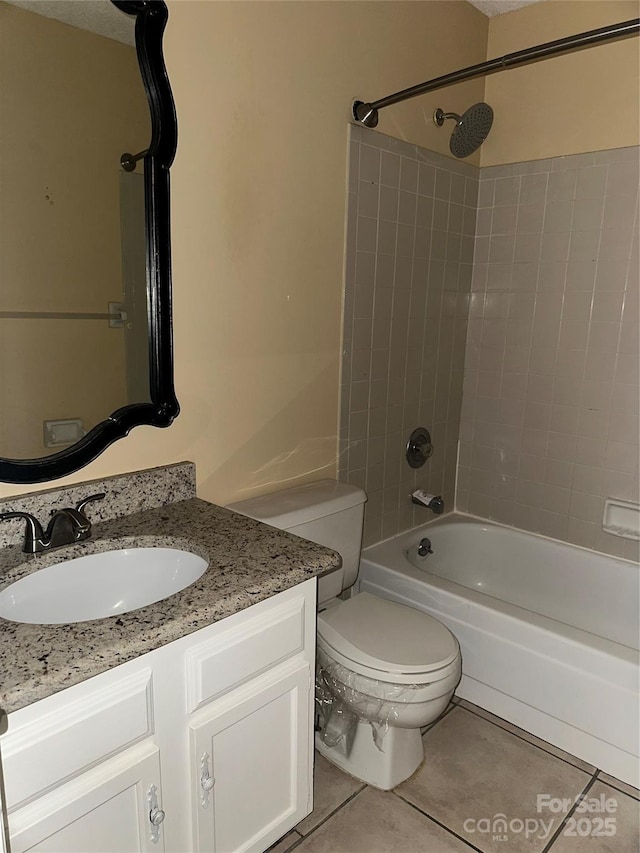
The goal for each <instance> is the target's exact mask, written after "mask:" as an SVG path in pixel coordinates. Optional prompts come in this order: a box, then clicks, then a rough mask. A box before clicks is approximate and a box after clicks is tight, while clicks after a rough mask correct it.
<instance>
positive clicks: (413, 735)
mask: <svg viewBox="0 0 640 853" xmlns="http://www.w3.org/2000/svg"><path fill="white" fill-rule="evenodd" d="M316 749H317V750H318V752H319V753H320V754H321V755H323V756H324V757H325V758H326V759H327V761H330V762H331V763H332V764H335V765H336V766H337V767H339V768H340V769H341V770H344V772H345V773H349V775H351V776H355V777H356V779H361V780H362V781H363V782H366V783H367V784H368V785H373V787H374V788H381V789H382V790H383V791H390V790H391V788H395V787H396V785H399V784H400V783H401V782H404V781H405V779H408V778H409V776H411V775H413V773H415V771H416V770H417V769H418V767H419V766H420V765H421V764H422V761H423V759H424V748H423V745H422V736H421V734H420V729H400V728H395V727H391V728H389V730H388V731H387V733H386V735H385V736H384V739H383V741H382V750H383V751H382V752H381V751H380V750H379V749H378V747H377V746H376V745H375V743H374V740H373V734H372V731H371V724H370V723H368V722H367V721H366V720H360V721H359V722H358V725H357V727H356V731H355V735H354V737H353V741H352V743H351V749H350V750H349V754H348V755H347V752H346V748H345V745H344V742H340V743H339V744H338V745H337V746H332V747H329V746H326V744H324V743H323V742H322V740H321V739H320V736H319V735H316Z"/></svg>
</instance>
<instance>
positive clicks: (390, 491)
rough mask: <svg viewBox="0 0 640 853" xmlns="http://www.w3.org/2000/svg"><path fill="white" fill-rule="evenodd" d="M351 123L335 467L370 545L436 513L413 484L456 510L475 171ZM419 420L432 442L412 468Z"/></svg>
mask: <svg viewBox="0 0 640 853" xmlns="http://www.w3.org/2000/svg"><path fill="white" fill-rule="evenodd" d="M351 131H352V132H351V139H350V143H349V144H350V169H349V187H348V189H349V193H348V217H347V257H346V290H345V304H344V332H343V341H344V343H343V348H344V349H343V360H342V389H341V391H342V393H341V410H340V411H341V414H340V458H339V477H340V479H341V480H343V481H346V482H349V483H352V484H354V485H358V486H362V487H363V488H365V489H366V490H367V493H368V496H369V500H368V503H367V507H366V516H365V542H366V543H367V544H369V543H371V542H376V541H379V540H380V539H382V538H386V537H388V536H392V535H394V534H395V533H397V532H399V531H400V530H404V529H407V528H410V527H413V526H415V525H417V524H420V523H423V522H424V521H425V520H428V519H430V518H433V515H432V514H431V512H430V511H429V510H426V509H424V508H421V507H414V506H413V505H412V504H411V502H410V500H409V494H410V492H411V491H413V490H414V489H415V488H417V487H419V488H422V489H425V490H426V491H429V492H432V493H434V494H442V495H443V496H444V499H445V507H446V510H447V511H449V510H451V509H453V504H454V490H455V475H456V454H457V443H458V429H459V414H460V405H461V397H462V379H463V368H464V353H465V340H466V333H467V312H468V300H469V289H470V284H471V270H472V260H473V248H474V243H473V237H474V229H475V214H476V204H477V195H478V169H477V168H475V167H473V166H470V165H468V164H466V163H461V162H457V161H454V160H451V159H450V158H447V157H442V156H440V155H437V154H433V153H431V152H429V151H425V150H423V149H420V148H418V147H416V146H415V145H409V144H407V143H404V142H401V141H399V140H396V139H392V138H390V137H387V136H383V135H382V134H379V133H375V132H373V131H370V130H367V129H366V128H360V127H352V129H351ZM417 426H426V427H427V428H428V429H429V430H430V431H431V435H432V439H433V443H434V447H435V451H434V453H433V456H432V457H431V458H430V459H429V460H428V461H427V463H426V464H425V465H424V466H423V467H422V468H420V469H418V470H414V469H411V468H410V467H409V465H408V464H407V462H406V459H405V456H404V450H405V445H406V442H407V439H408V437H409V434H410V433H411V431H412V430H413V429H414V428H415V427H417Z"/></svg>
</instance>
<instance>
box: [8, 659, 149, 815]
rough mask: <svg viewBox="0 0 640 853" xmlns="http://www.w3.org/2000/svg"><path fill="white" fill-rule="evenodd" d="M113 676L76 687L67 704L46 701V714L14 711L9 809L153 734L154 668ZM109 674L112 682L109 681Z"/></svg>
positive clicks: (11, 734) (9, 737)
mask: <svg viewBox="0 0 640 853" xmlns="http://www.w3.org/2000/svg"><path fill="white" fill-rule="evenodd" d="M110 675H111V674H105V675H104V676H100V678H101V684H102V685H103V686H102V687H101V688H99V689H95V688H93V689H91V688H90V687H89V684H90V682H87V683H85V684H82V685H78V686H77V687H75V688H71V689H72V690H75V692H76V697H77V698H75V699H74V701H71V702H69V703H68V704H65V705H62V706H60V704H59V703H58V702H53V703H52V704H53V706H54V709H53V710H51V711H49V712H47V709H46V703H47V700H46V699H45V700H43V703H42V704H41V705H40V707H41V708H42V705H44V706H45V707H44V708H42V713H38V715H37V716H35V717H34V716H33V715H31V717H30V718H29V717H27V720H26V721H25V722H24V723H21V721H20V711H17V712H16V713H15V715H11V717H10V718H9V720H10V723H9V731H8V733H7V734H6V735H4V736H3V738H2V761H3V767H4V776H5V787H6V791H7V805H8V808H9V809H10V810H13V809H16V808H18V807H19V806H21V805H23V804H24V803H26V802H28V801H29V800H31V799H33V798H34V797H36V796H38V795H40V794H42V793H44V792H45V791H48V790H49V789H51V788H52V787H54V786H56V785H58V784H60V783H61V782H64V781H66V780H68V779H71V778H72V777H74V776H76V775H77V774H79V773H81V772H83V771H84V770H86V769H88V768H89V767H92V766H93V765H94V764H96V763H98V762H100V761H102V760H103V759H105V758H108V757H110V756H112V755H115V754H116V753H118V752H120V751H121V750H123V749H125V748H127V747H128V746H131V744H133V743H136V742H137V741H139V740H141V739H142V738H144V737H147V736H148V735H150V734H152V733H153V706H152V695H151V670H150V669H144V670H142V671H141V672H138V673H136V674H135V675H130V676H127V677H125V678H122V677H119V678H113V677H111V678H109V676H110ZM104 678H108V679H109V682H110V683H109V684H107V685H104V681H102V679H104ZM51 699H52V700H56V699H57V697H55V696H53V697H51ZM39 704H40V703H39ZM28 710H29V709H27V711H28ZM12 724H13V725H12Z"/></svg>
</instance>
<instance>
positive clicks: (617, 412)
mask: <svg viewBox="0 0 640 853" xmlns="http://www.w3.org/2000/svg"><path fill="white" fill-rule="evenodd" d="M638 160H639V150H638V149H637V148H631V149H619V150H613V151H603V152H598V153H595V154H586V155H575V156H568V157H561V158H556V159H553V160H544V161H536V162H531V163H520V164H516V165H511V166H500V167H492V168H487V169H483V170H481V174H480V192H479V199H478V218H477V232H476V233H477V236H476V241H475V254H474V269H473V280H472V287H471V295H470V302H469V329H468V342H467V353H466V363H465V377H464V395H463V405H462V419H461V424H460V440H461V442H460V457H459V469H458V492H457V506H458V509H460V510H462V511H464V512H467V511H468V512H470V513H472V514H474V515H479V516H483V517H485V518H492V519H495V520H497V521H499V522H503V523H506V524H513V525H515V526H516V527H520V528H523V529H525V530H530V531H534V532H540V533H543V534H545V535H548V536H552V537H555V538H557V539H563V540H566V541H568V542H572V543H575V544H578V545H583V546H586V547H588V548H595V549H597V550H599V551H604V552H606V553H609V554H614V555H619V556H626V557H633V556H635V557H636V558H637V556H638V543H637V542H629V541H627V540H624V539H621V538H618V537H615V536H611V535H609V534H605V533H604V532H603V531H602V529H601V525H602V516H603V508H604V501H605V498H606V497H616V498H622V499H627V500H631V501H638V431H639V426H638V387H639V376H638V364H639V344H638V326H639V305H638V291H639V273H638V227H639V223H638ZM461 322H462V321H461Z"/></svg>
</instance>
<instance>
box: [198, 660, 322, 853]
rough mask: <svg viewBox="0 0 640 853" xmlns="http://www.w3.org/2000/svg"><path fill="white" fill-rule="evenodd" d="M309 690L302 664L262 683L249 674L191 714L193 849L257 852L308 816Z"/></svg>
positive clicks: (222, 852) (200, 851)
mask: <svg viewBox="0 0 640 853" xmlns="http://www.w3.org/2000/svg"><path fill="white" fill-rule="evenodd" d="M310 695H311V673H310V667H309V665H308V663H306V662H304V663H302V664H298V666H297V667H296V668H295V669H293V670H292V669H291V668H289V669H288V671H287V674H282V673H281V675H280V676H279V677H276V678H275V680H274V678H272V680H271V681H270V682H269V681H268V680H267V679H266V678H261V679H256V680H255V681H254V682H252V683H251V684H250V685H247V686H245V687H243V688H241V689H240V690H236V691H234V692H233V693H232V694H230V695H229V696H227V697H225V698H224V699H222V700H219V701H217V702H215V703H214V704H213V705H212V706H211V707H210V708H207V709H203V710H202V711H200V712H199V713H198V714H196V715H194V717H193V718H192V722H191V724H190V726H189V728H190V739H191V770H192V778H193V783H192V784H193V787H192V795H193V807H194V812H195V823H196V843H197V850H198V853H213V851H215V853H236V852H237V853H239V851H247V853H249V851H251V852H252V853H253V851H256V853H259V852H260V851H263V850H265V849H266V848H267V847H269V846H270V845H271V844H273V843H274V842H275V841H277V840H278V838H280V836H281V835H284V833H285V832H287V831H288V830H289V829H291V828H292V827H293V826H295V825H296V823H298V822H299V821H300V820H302V818H303V817H305V815H306V814H308V812H309V810H310V807H311V769H312V768H311V762H312V759H311V746H312V744H311V734H312V728H313V727H312V723H311V705H310ZM208 780H210V781H208Z"/></svg>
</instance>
